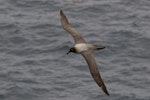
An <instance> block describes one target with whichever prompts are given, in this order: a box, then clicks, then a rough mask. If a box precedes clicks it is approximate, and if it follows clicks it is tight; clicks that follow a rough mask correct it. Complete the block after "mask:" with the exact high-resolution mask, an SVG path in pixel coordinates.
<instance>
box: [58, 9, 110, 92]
mask: <svg viewBox="0 0 150 100" xmlns="http://www.w3.org/2000/svg"><path fill="white" fill-rule="evenodd" d="M60 17H61V18H60V20H61V24H62V27H63V28H64V30H66V31H67V32H68V33H70V34H71V35H72V37H73V38H74V41H75V44H74V45H73V46H72V47H71V48H70V49H69V51H68V52H67V54H69V53H70V52H73V53H78V54H81V55H82V56H83V57H84V59H85V60H86V62H87V64H88V66H89V69H90V73H91V75H92V77H93V78H94V80H95V82H96V83H97V84H98V86H99V87H101V89H102V90H103V91H104V93H105V94H107V95H109V93H108V91H107V88H106V86H105V84H104V82H103V79H102V78H101V75H100V73H99V70H98V66H97V64H96V61H95V58H94V56H93V54H92V52H93V51H95V50H101V49H104V48H105V46H102V45H93V44H89V43H87V42H86V41H85V40H84V38H83V37H82V36H81V34H80V33H79V32H78V31H77V30H75V29H74V28H73V27H72V26H71V25H70V24H69V21H68V19H67V17H66V15H65V14H64V13H63V11H62V10H60Z"/></svg>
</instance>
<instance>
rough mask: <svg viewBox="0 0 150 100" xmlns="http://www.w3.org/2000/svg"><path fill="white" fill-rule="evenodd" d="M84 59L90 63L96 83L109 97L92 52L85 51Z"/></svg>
mask: <svg viewBox="0 0 150 100" xmlns="http://www.w3.org/2000/svg"><path fill="white" fill-rule="evenodd" d="M82 55H83V57H84V58H85V60H86V62H87V63H88V65H89V69H90V72H91V75H92V76H93V78H94V80H95V81H96V83H97V84H98V85H99V86H100V87H101V88H102V90H103V91H104V92H105V93H106V94H107V95H109V93H108V91H107V88H106V86H105V84H104V82H103V80H102V78H101V76H100V73H99V71H98V67H97V64H96V61H95V59H94V57H93V55H92V53H91V52H89V51H85V52H83V53H82Z"/></svg>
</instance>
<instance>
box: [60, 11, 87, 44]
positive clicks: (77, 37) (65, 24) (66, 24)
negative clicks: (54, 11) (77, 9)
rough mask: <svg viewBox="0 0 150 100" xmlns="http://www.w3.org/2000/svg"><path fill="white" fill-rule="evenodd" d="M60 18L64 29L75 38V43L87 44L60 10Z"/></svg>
mask: <svg viewBox="0 0 150 100" xmlns="http://www.w3.org/2000/svg"><path fill="white" fill-rule="evenodd" d="M60 16H61V24H62V26H63V28H64V29H65V30H66V31H67V32H69V33H70V34H71V35H72V36H73V38H74V40H75V43H85V40H84V39H83V37H82V36H81V34H80V33H79V32H78V31H77V30H75V29H74V28H73V27H72V26H71V25H70V24H69V21H68V19H67V17H66V16H65V14H64V13H63V11H62V10H60Z"/></svg>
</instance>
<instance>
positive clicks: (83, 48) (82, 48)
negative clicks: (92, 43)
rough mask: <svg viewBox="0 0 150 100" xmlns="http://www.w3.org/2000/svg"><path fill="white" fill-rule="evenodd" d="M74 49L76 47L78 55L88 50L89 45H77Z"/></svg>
mask: <svg viewBox="0 0 150 100" xmlns="http://www.w3.org/2000/svg"><path fill="white" fill-rule="evenodd" d="M74 47H75V49H76V52H77V53H81V52H83V51H86V50H88V47H87V44H85V43H79V44H75V46H74Z"/></svg>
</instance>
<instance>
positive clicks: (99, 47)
mask: <svg viewBox="0 0 150 100" xmlns="http://www.w3.org/2000/svg"><path fill="white" fill-rule="evenodd" d="M94 46H95V47H96V50H101V49H104V48H105V46H102V45H94Z"/></svg>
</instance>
